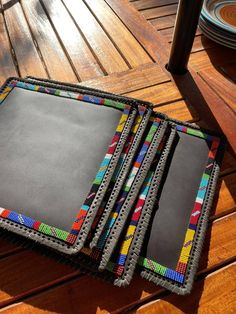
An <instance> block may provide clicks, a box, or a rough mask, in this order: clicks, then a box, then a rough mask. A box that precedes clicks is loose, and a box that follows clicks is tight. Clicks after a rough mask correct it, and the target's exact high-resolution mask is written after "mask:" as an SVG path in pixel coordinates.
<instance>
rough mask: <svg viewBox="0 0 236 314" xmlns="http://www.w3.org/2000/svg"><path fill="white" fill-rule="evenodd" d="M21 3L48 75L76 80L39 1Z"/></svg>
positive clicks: (25, 0) (58, 78)
mask: <svg viewBox="0 0 236 314" xmlns="http://www.w3.org/2000/svg"><path fill="white" fill-rule="evenodd" d="M21 3H22V6H23V9H24V11H25V14H26V16H27V19H28V21H29V24H30V27H31V30H32V32H33V34H34V38H35V40H36V41H37V44H38V46H39V49H40V51H41V53H42V56H43V59H44V62H45V64H46V67H47V70H48V73H49V76H50V77H51V78H53V79H55V80H63V81H65V82H77V81H78V80H77V77H76V75H75V73H74V71H73V69H72V67H71V65H70V63H69V61H68V59H67V57H66V55H65V53H64V52H63V49H62V46H61V45H60V43H59V41H58V39H57V36H56V34H55V32H54V30H53V28H52V26H51V24H50V22H49V20H48V18H47V16H46V14H45V11H44V10H43V8H42V6H41V4H40V2H39V1H37V0H31V1H28V0H23V1H22V2H21Z"/></svg>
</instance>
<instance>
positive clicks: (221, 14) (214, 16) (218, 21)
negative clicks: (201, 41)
mask: <svg viewBox="0 0 236 314" xmlns="http://www.w3.org/2000/svg"><path fill="white" fill-rule="evenodd" d="M199 26H200V28H201V30H202V32H203V34H204V35H206V36H207V37H208V38H210V39H212V40H214V41H215V42H217V43H219V44H222V45H224V46H227V47H230V48H233V49H236V0H205V2H204V4H203V9H202V12H201V16H200V20H199Z"/></svg>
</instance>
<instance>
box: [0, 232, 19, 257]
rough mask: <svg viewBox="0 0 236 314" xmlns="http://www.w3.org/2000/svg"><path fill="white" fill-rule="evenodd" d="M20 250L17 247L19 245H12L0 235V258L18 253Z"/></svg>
mask: <svg viewBox="0 0 236 314" xmlns="http://www.w3.org/2000/svg"><path fill="white" fill-rule="evenodd" d="M20 250H23V249H22V248H21V247H19V245H17V244H14V243H12V242H10V241H9V240H6V239H5V238H3V237H2V234H0V258H3V257H4V256H7V255H9V254H13V253H15V252H18V251H20Z"/></svg>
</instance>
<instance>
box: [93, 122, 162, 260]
mask: <svg viewBox="0 0 236 314" xmlns="http://www.w3.org/2000/svg"><path fill="white" fill-rule="evenodd" d="M150 120H151V121H152V125H151V128H150V130H149V132H148V134H147V136H146V138H145V141H144V143H143V145H142V147H141V149H140V151H139V153H138V156H137V157H136V159H135V161H134V166H133V167H132V169H131V171H130V173H129V176H128V178H127V179H126V181H125V183H124V185H123V187H122V190H121V193H120V195H119V198H118V200H117V201H116V203H115V206H114V209H113V211H112V212H111V214H110V216H109V218H108V220H107V223H106V225H105V227H104V230H103V232H102V234H101V236H100V238H99V240H98V244H97V246H96V248H94V249H93V250H92V253H91V257H92V258H94V259H96V260H99V259H100V257H101V254H102V251H103V248H104V245H105V243H106V240H107V239H108V236H109V234H110V231H111V228H112V227H113V225H114V223H115V221H116V219H117V218H118V216H119V212H120V210H121V208H122V205H123V204H124V202H125V200H126V197H127V195H128V193H129V191H130V189H131V186H132V183H133V182H134V180H135V178H136V175H137V173H138V171H139V168H140V167H141V165H142V162H143V160H144V157H145V155H146V154H147V151H148V148H149V146H150V144H151V142H152V139H153V137H154V135H155V133H156V131H157V130H158V127H159V124H160V121H161V120H160V119H159V118H151V119H150Z"/></svg>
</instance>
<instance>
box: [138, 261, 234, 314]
mask: <svg viewBox="0 0 236 314" xmlns="http://www.w3.org/2000/svg"><path fill="white" fill-rule="evenodd" d="M235 311H236V263H232V264H230V265H228V266H226V267H224V268H222V269H220V270H219V271H215V272H214V273H212V274H210V275H209V276H207V277H206V278H205V279H202V280H199V281H198V283H197V284H196V285H195V289H194V293H192V294H190V295H188V296H185V297H180V296H177V295H175V294H172V295H170V296H168V297H165V298H163V299H159V300H155V301H152V302H150V303H148V304H145V305H143V306H142V307H140V308H139V309H138V310H137V311H136V312H135V313H138V314H146V313H148V314H154V313H196V312H197V313H211V312H212V313H213V312H215V313H235Z"/></svg>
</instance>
